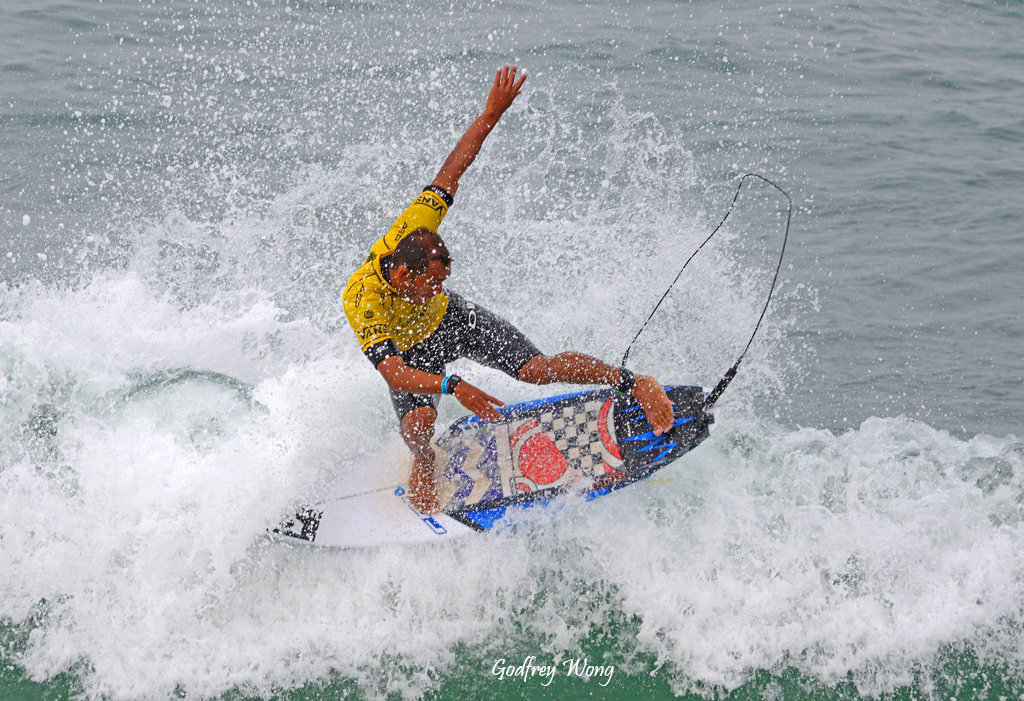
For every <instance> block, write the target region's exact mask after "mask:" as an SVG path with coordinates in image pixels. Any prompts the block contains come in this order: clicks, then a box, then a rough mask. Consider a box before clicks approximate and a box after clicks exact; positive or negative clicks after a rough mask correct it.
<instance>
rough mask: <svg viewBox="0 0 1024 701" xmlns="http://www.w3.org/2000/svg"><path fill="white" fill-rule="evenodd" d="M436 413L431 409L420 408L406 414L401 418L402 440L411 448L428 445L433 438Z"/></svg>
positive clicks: (426, 407) (427, 407)
mask: <svg viewBox="0 0 1024 701" xmlns="http://www.w3.org/2000/svg"><path fill="white" fill-rule="evenodd" d="M436 419H437V412H436V411H435V410H434V409H433V407H429V406H421V407H417V408H416V409H412V410H410V411H408V412H406V414H405V416H403V417H402V438H404V439H405V442H406V443H407V444H408V445H409V447H411V448H417V447H423V446H424V445H429V444H430V439H431V438H433V437H434V421H435V420H436Z"/></svg>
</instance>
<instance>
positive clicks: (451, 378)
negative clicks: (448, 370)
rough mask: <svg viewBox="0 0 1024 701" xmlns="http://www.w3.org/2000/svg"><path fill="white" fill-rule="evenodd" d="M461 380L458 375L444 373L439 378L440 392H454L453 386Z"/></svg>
mask: <svg viewBox="0 0 1024 701" xmlns="http://www.w3.org/2000/svg"><path fill="white" fill-rule="evenodd" d="M460 382H462V378H461V377H459V376H458V375H446V376H445V377H442V378H441V394H455V388H456V387H458V386H459V383H460Z"/></svg>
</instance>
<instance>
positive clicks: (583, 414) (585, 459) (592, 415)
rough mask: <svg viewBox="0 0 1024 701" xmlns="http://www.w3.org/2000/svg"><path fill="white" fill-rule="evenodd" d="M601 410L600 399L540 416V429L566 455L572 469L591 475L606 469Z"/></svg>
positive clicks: (599, 473) (598, 473)
mask: <svg viewBox="0 0 1024 701" xmlns="http://www.w3.org/2000/svg"><path fill="white" fill-rule="evenodd" d="M600 412H601V403H600V402H587V403H586V404H584V405H583V406H567V407H564V408H562V409H560V410H558V411H555V412H545V413H543V414H541V415H540V426H541V429H542V430H543V431H544V432H545V433H547V434H548V435H549V436H551V440H553V441H554V442H555V447H556V448H558V449H559V450H560V451H562V453H563V454H565V456H566V458H567V459H568V461H569V467H570V469H573V470H577V471H580V472H583V473H584V474H586V475H590V476H595V475H601V474H604V472H605V468H604V465H605V460H604V457H602V453H601V434H600V432H599V431H598V428H597V421H598V417H599V416H600Z"/></svg>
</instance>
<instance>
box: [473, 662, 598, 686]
mask: <svg viewBox="0 0 1024 701" xmlns="http://www.w3.org/2000/svg"><path fill="white" fill-rule="evenodd" d="M536 660H537V656H536V655H530V656H529V657H527V658H526V659H524V660H523V662H522V664H519V665H516V664H506V663H505V658H504V657H502V658H501V659H500V660H498V661H496V662H495V663H494V666H493V667H491V674H493V675H494V676H496V677H497V678H498V679H516V678H518V679H520V680H522V681H524V682H525V681H527V680H528V679H532V678H533V677H537V678H538V679H547V681H546V682H541V686H548V685H549V684H551V682H552V681H553V680H554V678H555V674H556V673H557V672H558V665H554V664H551V665H538V664H535V662H536ZM562 667H564V668H565V676H567V677H572V676H577V677H581V678H582V679H584V680H586V681H589V680H590V679H591V678H592V677H604V678H605V679H604V683H602V684H601V686H608V684H609V682H611V680H612V675H613V674H615V666H614V665H610V664H609V665H592V664H589V663H588V661H587V658H586V657H584V658H583V659H579V658H576V659H575V660H562Z"/></svg>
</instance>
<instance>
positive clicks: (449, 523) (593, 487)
mask: <svg viewBox="0 0 1024 701" xmlns="http://www.w3.org/2000/svg"><path fill="white" fill-rule="evenodd" d="M665 390H666V392H667V394H668V396H669V399H670V400H671V401H672V405H673V413H674V416H675V422H674V425H673V427H672V430H671V431H670V432H669V433H668V434H666V435H663V436H655V435H654V433H653V431H652V430H651V426H650V424H648V422H647V419H646V417H645V415H644V412H643V409H642V408H641V407H640V405H639V404H638V403H637V402H636V400H635V399H634V398H633V397H632V396H627V395H622V394H619V393H618V392H615V391H614V390H610V389H604V390H592V391H585V392H577V393H573V394H565V395H560V396H556V397H550V398H546V399H540V400H536V401H530V402H524V403H521V404H513V405H510V406H507V407H502V408H501V409H500V412H501V415H502V416H501V419H500V420H498V421H483V420H481V419H478V418H477V417H474V416H470V417H467V418H464V419H461V420H459V421H456V422H455V423H453V424H452V425H451V426H449V427H448V429H447V430H445V431H444V432H443V433H441V434H440V435H439V436H438V437H437V438H435V440H434V451H435V454H436V455H437V465H438V471H437V484H438V493H439V497H440V500H441V504H442V507H441V511H440V513H437V514H432V515H431V514H422V513H420V512H418V511H417V510H416V509H414V508H413V507H412V505H411V504H410V502H409V495H408V486H407V484H408V478H409V470H410V467H411V459H410V458H409V457H408V455H407V454H402V453H399V452H397V451H395V452H396V454H395V455H391V456H376V458H368V459H365V460H357V461H353V462H351V463H348V464H345V465H340V466H338V467H337V469H335V470H332V471H330V472H329V474H327V475H326V476H325V477H324V478H323V479H322V480H321V481H320V484H319V486H318V488H317V490H316V491H317V492H318V493H317V497H316V498H315V499H313V500H310V502H308V503H307V504H306V505H304V506H302V507H301V508H299V509H298V510H297V512H296V513H295V514H294V516H292V517H290V518H287V519H285V521H284V522H283V523H281V525H280V526H278V527H277V528H275V529H273V530H272V533H273V534H274V535H275V536H276V537H278V538H281V539H283V540H286V541H291V542H297V543H304V544H312V545H321V546H329V547H341V548H353V547H370V546H379V545H384V544H387V543H409V544H412V543H424V542H435V541H441V540H444V539H447V538H453V537H458V536H465V535H470V534H473V533H479V532H482V531H487V530H490V529H492V528H495V527H498V526H500V525H502V524H506V523H514V522H515V520H516V514H518V513H521V512H522V511H523V510H525V509H530V508H535V507H538V506H544V505H550V504H553V503H556V502H558V501H560V500H564V499H568V498H573V497H576V498H582V499H585V500H593V499H597V498H598V497H602V496H605V495H607V494H610V493H612V492H614V491H616V490H618V489H621V488H623V487H625V486H627V485H630V484H633V483H635V482H638V481H640V480H643V479H646V478H647V477H650V476H651V475H652V474H654V473H655V472H657V471H658V470H660V469H662V468H663V467H665V466H666V465H668V464H670V463H672V462H673V461H674V460H676V459H678V458H679V457H680V456H681V455H683V454H685V453H687V452H689V451H690V450H693V449H694V448H695V447H697V446H698V445H699V444H700V443H701V442H702V441H704V440H705V439H706V438H707V437H708V435H709V434H710V431H711V429H712V426H713V424H714V416H713V415H712V414H711V412H710V411H709V410H708V409H707V408H706V406H705V403H706V399H707V393H706V392H705V390H704V389H703V388H702V387H666V388H665ZM403 451H404V448H403Z"/></svg>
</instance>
